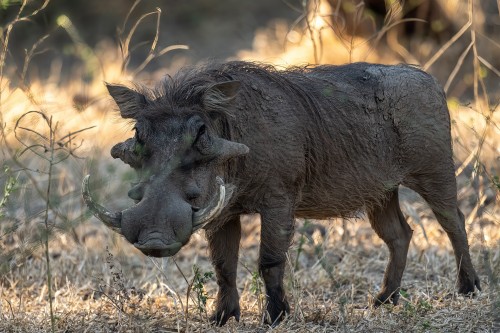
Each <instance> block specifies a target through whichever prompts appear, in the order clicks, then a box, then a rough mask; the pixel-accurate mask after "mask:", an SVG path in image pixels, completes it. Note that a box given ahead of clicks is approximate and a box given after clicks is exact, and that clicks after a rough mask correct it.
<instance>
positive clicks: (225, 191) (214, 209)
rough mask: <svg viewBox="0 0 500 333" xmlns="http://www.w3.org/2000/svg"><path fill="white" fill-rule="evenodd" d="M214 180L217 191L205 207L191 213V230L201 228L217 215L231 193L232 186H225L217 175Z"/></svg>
mask: <svg viewBox="0 0 500 333" xmlns="http://www.w3.org/2000/svg"><path fill="white" fill-rule="evenodd" d="M216 181H217V184H218V185H219V187H218V191H217V192H218V193H217V194H216V195H215V196H214V197H213V199H212V200H211V201H210V203H209V204H208V206H207V207H205V208H203V209H200V210H199V211H196V212H194V213H193V232H195V231H197V230H198V229H201V228H203V227H204V226H205V225H207V224H208V223H209V222H211V221H212V220H213V219H215V218H216V217H217V216H219V215H220V213H221V212H222V210H223V209H224V207H226V205H227V203H228V202H229V199H231V196H232V195H233V187H232V186H228V187H227V188H226V186H225V185H224V181H223V180H222V179H221V178H220V177H217V178H216Z"/></svg>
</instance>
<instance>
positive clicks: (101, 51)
mask: <svg viewBox="0 0 500 333" xmlns="http://www.w3.org/2000/svg"><path fill="white" fill-rule="evenodd" d="M318 8H319V7H318ZM157 14H158V13H157ZM155 15H156V14H155ZM158 15H159V14H158ZM313 18H314V17H313ZM313 18H310V19H309V20H310V22H317V23H318V24H319V23H320V22H319V21H317V20H316V21H315V20H314V19H313ZM65 24H66V26H70V25H68V24H69V23H68V22H65ZM318 27H320V26H313V28H318ZM309 31H311V30H309ZM322 31H323V33H324V35H323V37H322V38H323V39H322V41H321V42H322V43H323V44H324V45H326V46H328V47H330V48H331V49H338V50H339V51H338V52H336V53H329V54H327V55H325V56H324V58H323V59H322V61H323V62H330V63H340V62H347V61H349V60H360V59H359V58H360V57H361V56H366V55H367V54H368V59H369V60H372V61H378V62H386V63H388V62H394V61H395V59H393V58H390V57H388V56H387V54H386V53H385V52H384V51H383V50H374V51H369V48H368V44H367V43H365V41H354V40H353V42H352V44H350V45H358V46H357V47H354V48H349V47H348V48H342V47H336V46H338V45H339V43H341V41H340V40H339V37H338V36H337V35H328V34H329V33H330V34H331V33H332V32H331V31H330V32H329V31H328V30H326V29H323V30H322ZM469 32H470V31H468V32H467V33H469ZM313 33H314V31H313ZM287 34H289V31H288V29H287V28H285V27H284V26H279V25H278V26H277V28H276V29H271V30H268V31H267V32H266V33H260V34H258V35H257V37H256V43H255V48H254V50H252V51H251V52H250V51H245V52H242V53H241V54H240V57H241V58H252V59H258V60H263V61H268V62H270V61H272V62H275V63H280V64H282V63H287V64H296V63H303V62H316V61H317V60H318V52H319V51H318V49H319V46H318V44H317V45H316V47H317V49H316V52H314V42H313V41H314V38H313V39H311V38H303V39H302V40H301V41H299V40H297V41H296V43H295V44H296V45H295V46H293V47H291V46H289V47H288V49H287V50H286V51H285V52H283V51H282V50H278V49H275V48H273V46H274V45H275V44H276V43H275V41H276V38H277V39H281V38H285V37H286V36H287ZM124 35H125V36H127V34H126V33H125V34H124ZM272 35H274V37H272V38H270V37H269V36H272ZM263 36H264V37H263ZM265 36H267V37H265ZM276 36H277V37H276ZM290 38H292V39H293V36H292V37H290ZM3 42H5V40H4V41H3ZM125 44H126V43H125ZM162 51H163V50H162ZM162 51H159V52H158V53H161V52H162ZM92 52H93V56H94V57H95V58H96V59H100V61H101V62H102V64H103V65H102V66H101V68H100V69H98V70H96V73H94V77H95V79H94V80H93V81H92V82H90V83H82V82H81V80H79V79H78V78H79V77H80V74H81V73H82V72H84V71H86V70H88V68H82V69H81V72H80V73H79V72H78V71H76V72H75V78H74V79H72V80H70V83H69V84H66V85H64V86H62V85H61V84H60V82H61V78H60V77H58V74H57V73H58V71H57V68H56V69H55V70H54V74H53V75H52V76H51V78H50V79H49V80H48V81H47V82H37V81H34V82H30V84H29V85H19V86H16V87H11V86H10V84H9V79H8V77H2V80H0V89H1V91H2V93H1V95H0V110H1V112H2V113H1V115H2V122H3V123H5V124H6V125H5V128H4V137H3V139H4V141H2V149H1V153H2V155H1V156H2V162H3V164H4V165H6V166H9V168H10V169H9V170H8V171H5V170H3V173H2V174H1V178H0V183H1V184H2V185H4V184H7V183H8V181H7V180H8V179H14V183H15V186H14V188H13V189H12V190H11V191H10V192H9V191H7V190H4V191H3V193H2V194H3V195H0V199H1V198H5V194H6V193H7V192H8V193H9V194H10V195H9V196H8V198H7V199H6V201H5V203H4V204H3V205H2V204H0V213H1V214H0V258H1V259H2V260H4V261H3V262H0V268H1V271H0V274H2V275H1V276H0V332H46V331H50V330H51V316H50V313H49V307H48V303H49V302H48V290H47V282H46V278H47V260H46V258H45V257H44V255H45V254H44V251H43V250H44V247H43V246H42V245H41V243H40V238H39V237H38V238H37V237H35V236H36V235H37V234H38V233H40V228H39V225H40V223H43V214H42V213H41V212H44V210H43V207H44V204H45V203H46V200H47V197H44V196H41V195H40V193H38V192H37V191H35V190H33V187H34V186H38V185H39V186H42V187H43V186H46V185H47V180H46V175H45V174H44V173H40V172H33V171H30V170H42V171H43V170H44V169H43V168H44V164H43V163H44V162H43V161H40V159H38V158H36V156H34V155H32V154H31V155H30V154H29V152H28V154H24V155H23V156H21V157H19V158H18V159H17V160H18V163H14V161H13V157H14V156H17V155H16V149H17V148H18V145H17V141H16V140H15V138H14V136H13V134H14V133H13V132H14V126H15V123H16V121H17V119H18V118H19V117H20V116H21V115H22V114H24V113H26V112H27V111H29V110H41V111H43V112H45V113H46V114H48V115H52V116H53V118H54V120H55V121H59V122H60V127H59V130H58V131H59V133H60V134H61V135H65V134H66V133H68V132H71V131H76V130H79V129H82V128H84V127H89V126H93V125H95V126H97V127H96V129H91V130H89V131H86V132H82V133H79V134H78V139H83V140H84V144H83V146H82V147H81V148H80V149H79V155H80V156H85V157H86V159H85V160H80V159H77V158H73V157H72V158H70V159H68V160H66V161H65V162H64V163H62V164H60V165H57V166H56V167H55V169H54V172H53V175H54V178H53V179H54V180H53V184H54V186H53V189H52V193H51V196H50V197H51V200H53V202H54V203H55V204H54V208H51V209H50V211H49V215H48V218H49V221H50V226H51V228H52V229H51V230H52V238H51V239H50V245H49V247H48V252H49V257H50V265H51V271H52V272H51V275H52V300H53V308H54V316H53V318H54V319H55V331H58V332H177V331H181V332H187V331H194V332H206V331H207V332H219V331H220V332H235V331H237V332H259V331H266V330H268V329H269V327H268V326H266V325H264V324H262V307H263V301H264V300H265V296H264V295H263V294H262V290H261V289H259V286H260V285H259V279H256V275H255V273H256V272H257V257H258V239H259V233H260V226H259V219H258V216H244V217H243V237H242V242H241V248H240V265H239V272H238V275H239V276H238V289H239V291H240V295H241V308H242V309H241V310H242V317H241V321H240V322H239V323H236V322H235V321H234V320H230V322H229V323H228V324H227V325H226V326H225V327H224V328H214V327H211V326H210V325H209V323H208V320H207V312H208V313H210V312H211V311H212V310H213V308H214V306H213V297H214V296H215V293H216V284H215V281H214V280H210V281H208V282H206V283H203V286H204V288H205V290H204V292H206V295H208V297H209V298H208V302H207V304H206V306H204V305H200V304H198V303H197V295H196V290H194V289H193V288H188V286H193V282H196V281H194V280H193V278H194V273H193V265H197V266H198V267H200V270H201V272H202V273H203V272H209V271H211V270H212V267H211V266H210V263H209V261H208V253H207V244H206V241H205V240H204V236H203V234H202V232H201V233H198V234H195V235H193V237H192V239H191V241H190V243H189V245H188V246H186V247H185V248H184V249H183V250H182V251H181V252H180V253H179V254H177V255H176V256H174V257H173V258H168V259H167V258H166V259H163V260H153V259H150V258H147V257H145V256H144V255H142V254H141V253H140V252H139V251H138V250H136V249H134V248H133V247H132V246H131V245H130V244H128V243H127V242H126V241H124V240H123V239H121V238H119V237H117V236H116V235H115V234H113V233H111V232H109V231H108V230H107V229H105V228H104V227H103V226H102V225H101V224H100V223H98V222H97V221H96V220H94V219H91V220H89V221H88V222H86V223H81V221H82V220H86V219H88V216H85V215H82V212H84V209H83V207H82V203H81V199H80V180H81V179H82V178H83V175H85V174H87V173H88V172H92V173H93V175H94V176H93V178H94V179H99V180H100V182H101V183H100V184H93V185H94V187H96V186H98V185H100V190H99V191H98V192H99V194H100V196H101V201H106V202H107V206H109V207H110V208H112V209H120V208H124V207H126V206H127V205H129V204H130V202H129V201H127V199H126V198H125V197H126V196H125V195H122V194H123V193H126V191H127V188H128V187H129V186H128V182H129V181H131V180H132V179H133V175H132V174H131V172H130V171H129V170H128V168H127V167H126V166H123V165H121V164H120V163H118V162H116V161H113V160H112V159H111V157H110V156H109V154H108V151H109V147H110V146H111V145H112V144H114V143H116V142H118V141H120V140H123V139H124V138H126V137H129V136H130V135H131V132H130V126H129V125H128V124H126V123H124V122H123V121H120V120H118V117H117V115H116V114H115V113H114V112H110V110H111V109H113V105H112V103H111V101H110V100H109V98H108V97H107V95H106V93H105V89H104V86H103V85H102V81H103V80H106V81H118V82H123V81H127V80H131V79H134V73H135V72H136V71H135V69H130V70H127V69H126V68H125V67H126V66H124V65H123V64H124V61H125V62H126V59H128V53H126V52H125V54H124V53H123V52H121V53H120V52H118V50H117V49H116V48H113V47H110V46H107V47H102V48H98V49H95V50H92ZM152 54H154V52H153V53H152ZM443 54H444V55H443ZM443 54H442V55H441V56H445V55H446V53H445V52H443ZM124 58H125V60H124ZM274 59H276V60H274ZM476 59H477V58H476ZM56 67H57V66H56ZM431 71H432V68H431ZM131 73H132V74H131ZM141 75H143V76H142V79H144V80H148V81H149V80H154V79H156V77H155V75H154V74H149V75H148V74H147V73H146V74H141ZM0 76H1V75H0ZM475 80H477V82H475V84H476V85H477V86H478V87H479V88H478V92H477V93H476V100H475V103H474V104H472V105H469V106H464V105H460V103H459V102H458V101H457V100H455V99H450V100H449V106H450V111H451V114H452V119H453V129H452V135H453V138H454V148H455V155H456V161H457V174H458V184H459V202H460V207H461V209H462V210H463V212H464V214H465V216H466V220H467V230H468V235H469V241H470V246H471V254H472V259H473V262H474V264H475V266H476V268H477V270H478V273H479V275H480V278H481V283H482V286H483V291H482V292H480V293H478V295H477V296H476V297H473V298H468V297H463V296H458V295H457V294H456V292H455V290H456V289H455V283H456V267H455V261H454V257H453V252H452V249H451V246H450V244H449V241H448V240H447V237H446V235H445V234H444V232H443V231H442V229H440V228H439V226H438V224H437V222H436V221H435V219H434V216H433V215H432V213H431V212H430V210H429V209H428V208H427V206H426V205H425V204H424V203H423V202H422V200H421V199H420V198H419V197H418V196H416V195H415V194H414V193H413V192H411V191H409V190H406V189H403V190H402V195H401V206H402V208H403V211H404V213H405V215H406V216H408V220H409V223H410V225H411V227H412V228H413V230H414V236H413V239H412V243H411V246H410V251H409V255H408V263H407V268H406V271H405V274H404V277H403V286H402V289H403V295H402V297H401V301H400V303H401V304H400V305H399V306H397V307H393V306H385V307H381V308H379V309H375V308H373V307H371V306H370V305H369V299H370V298H371V297H372V296H373V295H375V294H376V293H377V292H378V288H380V284H381V281H382V276H383V271H384V268H385V265H386V260H387V254H388V251H387V249H386V246H385V245H384V244H383V242H382V241H381V240H380V239H379V238H378V237H377V236H376V235H375V234H374V232H373V231H372V230H371V228H370V226H369V223H367V221H365V219H364V218H363V217H361V218H360V219H358V220H340V219H334V220H331V221H311V222H313V225H314V226H315V227H314V228H311V227H310V225H309V227H308V228H302V226H303V225H304V223H305V222H304V221H297V230H298V232H297V234H296V236H295V241H294V245H293V246H292V248H291V249H290V251H289V254H290V260H289V265H288V266H287V275H286V278H285V284H286V288H287V291H288V295H289V297H290V302H291V306H292V309H293V311H292V313H291V315H290V316H289V317H288V318H287V319H286V320H285V322H283V323H282V324H280V325H279V326H278V327H276V328H274V329H273V331H277V332H351V331H352V332H385V331H387V332H396V331H398V332H399V331H401V332H404V331H408V332H455V331H456V332H497V331H499V330H500V205H499V204H498V199H500V198H499V192H498V189H497V188H495V181H497V182H498V178H496V180H495V178H494V177H495V176H498V175H499V174H500V171H499V170H500V160H499V159H498V156H499V155H500V148H499V144H498V143H499V142H500V127H499V125H497V124H500V114H499V112H498V108H499V107H498V105H497V106H494V105H493V106H491V105H488V103H487V102H485V99H483V98H481V91H482V90H481V80H480V75H476V76H475ZM26 120H27V122H26V124H25V126H26V127H27V128H30V129H32V130H36V131H39V132H40V133H44V131H45V130H46V128H45V127H44V126H43V123H41V122H38V123H36V122H35V120H34V119H26ZM103 133H106V135H104V134H103ZM34 136H36V135H33V134H32V133H31V134H29V133H28V134H26V133H25V136H24V137H23V138H25V139H26V140H34ZM75 144H79V141H78V142H77V143H75ZM26 167H28V168H29V170H28V169H26ZM20 168H24V170H21V171H19V169H20ZM497 185H498V183H497ZM117 193H118V194H120V195H117ZM495 198H496V201H495ZM63 217H64V218H63ZM322 228H325V229H326V231H327V232H326V233H325V234H322V233H321V232H320V231H321V230H322ZM34 235H35V236H34ZM4 254H10V255H9V256H4ZM188 290H190V291H189V292H188ZM198 292H200V291H198ZM186 305H187V309H186Z"/></svg>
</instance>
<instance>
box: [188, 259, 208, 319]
mask: <svg viewBox="0 0 500 333" xmlns="http://www.w3.org/2000/svg"><path fill="white" fill-rule="evenodd" d="M193 274H194V276H193V280H192V282H191V290H193V291H194V293H195V294H196V303H197V307H198V311H199V312H200V314H202V313H206V312H207V308H206V307H207V300H208V294H207V292H206V290H205V284H206V283H207V282H208V281H210V280H211V279H212V278H213V275H214V273H213V272H212V271H208V272H203V271H201V269H200V267H198V265H193Z"/></svg>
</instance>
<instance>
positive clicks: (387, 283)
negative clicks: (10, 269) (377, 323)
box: [368, 189, 413, 306]
mask: <svg viewBox="0 0 500 333" xmlns="http://www.w3.org/2000/svg"><path fill="white" fill-rule="evenodd" d="M368 217H369V219H370V223H371V225H372V227H373V229H374V230H375V232H376V233H377V235H378V236H379V237H380V238H382V240H383V241H384V242H385V243H386V244H387V246H388V247H389V263H388V264H387V268H386V270H385V275H384V281H383V283H382V290H381V291H380V293H379V294H378V295H377V296H376V297H375V299H374V304H375V306H378V305H380V304H383V303H385V302H386V301H392V303H393V304H394V305H396V304H397V302H398V298H399V288H400V286H401V278H402V277H403V271H404V269H405V266H406V256H407V253H408V247H409V245H410V240H411V236H412V233H413V231H412V230H411V228H410V226H409V225H408V223H406V219H405V217H404V216H403V213H401V209H400V208H399V200H398V190H397V189H396V190H394V191H393V192H392V193H391V194H390V195H389V197H388V198H387V201H386V202H385V204H384V205H383V206H382V207H374V208H372V209H371V210H369V211H368Z"/></svg>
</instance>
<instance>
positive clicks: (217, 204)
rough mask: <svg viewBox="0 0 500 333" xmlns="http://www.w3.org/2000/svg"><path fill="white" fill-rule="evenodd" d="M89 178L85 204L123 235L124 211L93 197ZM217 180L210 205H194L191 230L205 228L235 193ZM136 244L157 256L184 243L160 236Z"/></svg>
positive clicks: (85, 184) (84, 184)
mask: <svg viewBox="0 0 500 333" xmlns="http://www.w3.org/2000/svg"><path fill="white" fill-rule="evenodd" d="M89 178H90V175H87V176H85V178H83V182H82V196H83V200H84V201H85V204H86V205H87V207H88V208H89V210H90V211H91V212H92V213H93V214H94V216H95V217H97V218H98V219H99V220H100V221H102V222H103V223H104V224H105V225H106V226H108V227H109V228H110V229H112V230H113V231H116V232H117V233H119V234H121V235H123V233H122V212H111V211H109V210H107V209H106V208H104V207H103V206H101V205H100V204H98V203H97V202H95V201H94V200H93V199H92V196H91V194H90V189H89ZM216 181H217V185H218V186H217V193H216V194H215V195H214V196H213V197H212V199H211V200H210V202H209V203H208V205H207V206H206V207H205V208H201V209H199V208H195V207H192V211H193V215H192V231H191V232H195V231H197V230H199V229H201V228H203V227H204V226H206V225H207V224H208V223H210V222H211V221H212V220H214V219H215V218H216V217H217V216H219V215H220V213H221V212H222V210H223V209H224V207H225V206H226V205H227V203H228V202H229V199H230V198H231V196H232V194H233V189H234V187H233V186H231V185H229V186H226V185H225V184H224V182H223V181H222V179H221V178H220V177H217V178H216ZM134 245H135V247H137V248H138V249H140V250H141V251H142V252H143V253H145V254H147V255H151V256H155V257H162V256H171V255H173V254H175V253H177V252H178V251H179V249H180V248H181V247H182V243H180V242H175V243H171V244H166V243H165V242H163V241H162V240H161V239H159V238H152V239H149V240H147V241H146V242H144V243H135V244H134Z"/></svg>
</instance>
